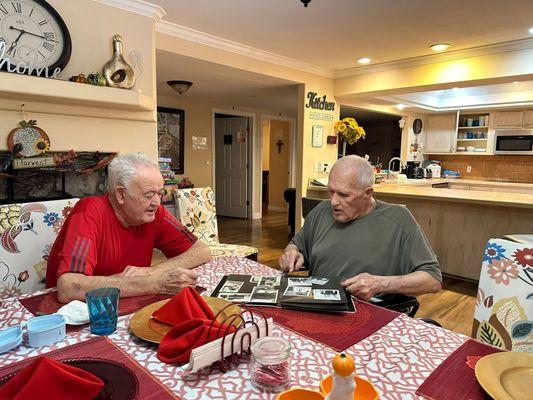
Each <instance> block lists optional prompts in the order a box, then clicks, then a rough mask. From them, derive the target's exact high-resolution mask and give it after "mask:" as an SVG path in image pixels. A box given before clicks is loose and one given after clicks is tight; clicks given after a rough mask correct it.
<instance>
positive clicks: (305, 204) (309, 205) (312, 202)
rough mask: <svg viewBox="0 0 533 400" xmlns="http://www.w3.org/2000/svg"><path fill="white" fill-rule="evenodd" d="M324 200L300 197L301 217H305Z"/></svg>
mask: <svg viewBox="0 0 533 400" xmlns="http://www.w3.org/2000/svg"><path fill="white" fill-rule="evenodd" d="M324 200H325V199H315V198H312V197H302V217H304V218H305V217H307V214H309V212H310V211H311V210H312V209H313V208H315V207H316V206H318V205H319V204H320V203H322V202H323V201H324Z"/></svg>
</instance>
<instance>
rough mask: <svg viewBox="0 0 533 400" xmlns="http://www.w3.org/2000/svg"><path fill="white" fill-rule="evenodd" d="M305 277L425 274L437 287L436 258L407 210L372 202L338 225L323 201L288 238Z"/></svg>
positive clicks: (335, 277)
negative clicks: (370, 207)
mask: <svg viewBox="0 0 533 400" xmlns="http://www.w3.org/2000/svg"><path fill="white" fill-rule="evenodd" d="M292 243H293V244H294V245H296V246H297V247H298V249H300V252H301V253H302V254H303V255H304V257H305V260H306V263H308V265H309V266H310V269H311V274H313V275H316V276H321V277H322V276H323V277H328V278H330V279H336V280H344V279H347V278H351V277H353V276H355V275H358V274H360V273H362V272H368V273H369V274H372V275H382V276H384V275H406V274H409V273H411V272H415V271H425V272H427V273H429V274H430V275H431V276H432V277H434V278H435V279H437V280H438V281H439V282H442V275H441V272H440V268H439V263H438V261H437V257H436V255H435V253H434V252H433V250H432V249H431V247H430V246H429V243H428V241H427V239H426V236H425V235H424V233H423V232H422V230H421V229H420V226H419V225H418V223H417V222H416V220H415V219H414V217H413V215H412V214H411V213H410V212H409V210H408V209H407V207H405V206H402V205H397V204H388V203H385V202H382V201H379V200H376V207H375V208H374V210H373V211H372V212H370V213H369V214H367V215H365V216H363V217H361V218H358V219H355V220H353V221H350V222H347V223H342V222H338V221H335V220H334V219H333V213H332V211H331V206H330V203H329V201H323V202H322V203H320V204H319V205H318V206H316V207H315V208H314V209H313V210H312V211H311V212H310V213H309V214H308V215H307V217H306V219H305V224H304V226H303V228H302V229H301V230H300V231H299V232H298V233H297V234H296V236H295V237H294V238H293V239H292Z"/></svg>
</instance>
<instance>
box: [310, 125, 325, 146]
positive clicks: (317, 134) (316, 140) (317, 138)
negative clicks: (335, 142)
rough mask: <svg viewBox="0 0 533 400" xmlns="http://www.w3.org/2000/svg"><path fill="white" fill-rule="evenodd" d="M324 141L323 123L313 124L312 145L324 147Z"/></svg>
mask: <svg viewBox="0 0 533 400" xmlns="http://www.w3.org/2000/svg"><path fill="white" fill-rule="evenodd" d="M323 142H324V127H323V126H322V125H313V131H312V135H311V146H313V147H322V144H323Z"/></svg>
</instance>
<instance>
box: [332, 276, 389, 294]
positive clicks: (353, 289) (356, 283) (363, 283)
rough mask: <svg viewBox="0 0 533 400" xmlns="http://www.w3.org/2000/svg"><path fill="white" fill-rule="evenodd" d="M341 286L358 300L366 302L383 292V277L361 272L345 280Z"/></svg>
mask: <svg viewBox="0 0 533 400" xmlns="http://www.w3.org/2000/svg"><path fill="white" fill-rule="evenodd" d="M341 285H342V286H344V287H345V288H346V290H348V292H350V293H351V294H352V295H353V296H355V297H357V298H358V299H361V300H364V301H368V300H370V298H371V297H372V296H374V295H375V294H377V293H380V292H383V277H382V276H377V275H370V274H369V273H366V272H363V273H362V274H359V275H356V276H354V277H353V278H348V279H346V280H345V281H344V282H341Z"/></svg>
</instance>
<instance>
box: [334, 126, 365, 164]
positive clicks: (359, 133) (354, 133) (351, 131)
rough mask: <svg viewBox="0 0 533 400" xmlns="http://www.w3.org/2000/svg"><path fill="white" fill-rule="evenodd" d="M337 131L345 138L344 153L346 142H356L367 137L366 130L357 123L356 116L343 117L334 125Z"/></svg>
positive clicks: (344, 153)
mask: <svg viewBox="0 0 533 400" xmlns="http://www.w3.org/2000/svg"><path fill="white" fill-rule="evenodd" d="M333 129H334V131H335V133H337V134H339V136H341V138H342V139H343V143H342V155H343V156H345V155H346V143H349V144H350V145H352V144H354V143H355V142H357V141H358V140H359V139H361V138H363V139H364V138H365V136H366V132H365V130H364V129H363V127H362V126H359V125H358V124H357V121H356V120H355V118H343V119H341V120H340V121H337V122H335V125H334V127H333Z"/></svg>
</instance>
